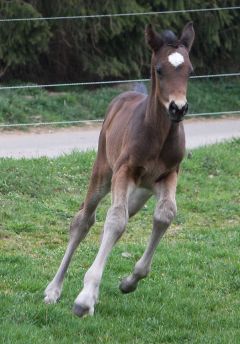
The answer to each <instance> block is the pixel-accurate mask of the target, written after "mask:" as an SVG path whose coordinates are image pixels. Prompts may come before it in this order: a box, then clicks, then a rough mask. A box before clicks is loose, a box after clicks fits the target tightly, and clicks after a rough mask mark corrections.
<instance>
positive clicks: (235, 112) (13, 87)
mask: <svg viewBox="0 0 240 344" xmlns="http://www.w3.org/2000/svg"><path fill="white" fill-rule="evenodd" d="M239 9H240V6H231V7H214V8H198V9H187V10H171V11H156V12H132V13H112V14H95V15H77V16H59V17H36V18H0V23H4V22H22V21H38V20H47V21H50V20H73V19H79V20H81V19H94V18H99V19H100V18H109V17H110V18H114V17H129V16H139V15H163V14H177V13H196V12H200V13H201V12H212V11H224V10H239ZM238 76H240V72H236V73H223V74H209V75H194V76H191V77H190V78H191V79H205V78H223V77H238ZM149 81H150V79H129V80H108V81H88V82H73V83H55V84H34V85H29V84H27V85H10V86H1V87H0V91H3V90H17V89H35V88H55V87H69V86H100V85H113V84H124V83H138V82H149ZM229 114H232V115H235V114H240V110H233V111H221V112H202V113H192V114H188V115H187V116H188V117H196V116H216V115H229ZM94 122H102V119H95V120H72V121H57V122H38V123H16V124H0V128H8V127H30V126H47V125H67V124H77V123H82V124H89V123H94Z"/></svg>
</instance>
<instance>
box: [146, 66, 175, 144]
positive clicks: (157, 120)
mask: <svg viewBox="0 0 240 344" xmlns="http://www.w3.org/2000/svg"><path fill="white" fill-rule="evenodd" d="M145 123H146V124H147V125H148V126H150V127H151V128H152V130H153V132H156V133H157V134H158V136H160V137H161V138H162V140H163V141H165V140H166V138H167V136H168V134H169V132H170V130H171V129H172V128H173V127H175V126H176V125H175V124H173V123H172V122H171V120H170V118H169V116H168V113H167V110H166V108H165V106H164V105H163V104H162V102H161V100H160V97H159V89H158V87H157V81H156V79H155V75H153V73H152V84H151V92H150V94H149V96H148V105H147V110H146V115H145Z"/></svg>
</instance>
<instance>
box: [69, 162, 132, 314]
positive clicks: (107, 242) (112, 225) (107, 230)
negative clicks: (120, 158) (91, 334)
mask: <svg viewBox="0 0 240 344" xmlns="http://www.w3.org/2000/svg"><path fill="white" fill-rule="evenodd" d="M134 188H135V184H134V182H133V181H132V180H129V178H128V173H127V169H126V168H125V167H122V168H120V170H119V171H118V172H117V173H116V175H114V176H113V181H112V206H111V207H110V209H109V210H108V213H107V218H106V221H105V225H104V232H103V238H102V241H101V245H100V249H99V251H98V254H97V256H96V258H95V260H94V262H93V264H92V266H91V267H90V268H89V269H88V271H87V272H86V274H85V277H84V287H83V290H82V291H81V293H80V294H79V295H78V297H77V298H76V300H75V303H74V308H73V311H74V313H75V314H76V315H78V316H80V317H81V316H83V315H85V314H90V315H93V313H94V306H95V303H96V301H97V298H98V292H99V285H100V282H101V278H102V274H103V270H104V267H105V265H106V261H107V257H108V255H109V253H110V252H111V250H112V248H113V246H114V244H115V243H116V242H117V240H118V239H119V238H120V237H121V235H122V233H123V231H124V229H125V226H126V224H127V221H128V198H129V194H130V193H131V192H132V191H133V189H134Z"/></svg>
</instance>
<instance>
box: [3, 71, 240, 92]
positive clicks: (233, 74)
mask: <svg viewBox="0 0 240 344" xmlns="http://www.w3.org/2000/svg"><path fill="white" fill-rule="evenodd" d="M231 76H240V73H224V74H205V75H192V76H190V79H208V78H221V77H231ZM150 80H151V79H129V80H108V81H86V82H70V83H59V84H36V85H13V86H1V87H0V91H1V90H17V89H28V88H29V89H31V88H53V87H67V86H100V85H108V84H109V85H112V84H124V83H125V84H126V83H137V82H148V81H150Z"/></svg>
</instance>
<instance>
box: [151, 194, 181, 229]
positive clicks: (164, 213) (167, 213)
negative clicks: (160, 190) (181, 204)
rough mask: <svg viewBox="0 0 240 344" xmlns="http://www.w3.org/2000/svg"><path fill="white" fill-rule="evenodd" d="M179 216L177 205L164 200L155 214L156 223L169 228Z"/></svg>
mask: <svg viewBox="0 0 240 344" xmlns="http://www.w3.org/2000/svg"><path fill="white" fill-rule="evenodd" d="M176 214H177V205H176V202H175V201H172V200H168V199H166V200H162V201H161V202H159V204H158V205H157V207H156V209H155V212H154V223H155V224H156V225H158V226H161V227H162V226H164V227H168V226H169V225H170V224H171V222H172V220H173V219H174V217H175V216H176Z"/></svg>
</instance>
